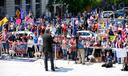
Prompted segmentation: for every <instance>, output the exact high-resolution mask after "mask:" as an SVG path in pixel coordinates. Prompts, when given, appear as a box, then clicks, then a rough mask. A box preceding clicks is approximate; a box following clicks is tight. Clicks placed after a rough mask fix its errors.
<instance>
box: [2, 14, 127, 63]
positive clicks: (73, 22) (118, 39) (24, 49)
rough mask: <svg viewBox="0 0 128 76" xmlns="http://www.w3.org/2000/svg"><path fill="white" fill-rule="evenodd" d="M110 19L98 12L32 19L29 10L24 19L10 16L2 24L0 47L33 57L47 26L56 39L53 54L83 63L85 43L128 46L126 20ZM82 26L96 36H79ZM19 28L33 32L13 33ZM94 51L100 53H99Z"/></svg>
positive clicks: (19, 54) (6, 51)
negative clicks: (113, 20) (115, 21)
mask: <svg viewBox="0 0 128 76" xmlns="http://www.w3.org/2000/svg"><path fill="white" fill-rule="evenodd" d="M110 19H112V18H109V19H106V20H104V19H103V18H101V16H100V14H99V13H95V14H94V13H86V12H84V13H82V14H81V15H78V16H76V17H65V18H61V17H55V18H53V19H52V18H50V17H46V16H43V17H41V18H37V19H34V18H33V17H32V14H29V15H27V16H26V17H25V18H24V19H20V18H11V19H10V20H9V22H8V23H7V24H6V25H4V26H3V27H1V28H2V30H1V31H2V39H1V41H0V44H1V50H2V53H9V50H14V51H15V53H16V54H15V55H16V56H29V57H34V53H35V52H42V49H43V47H42V46H43V45H44V44H43V38H42V36H43V35H44V33H45V30H50V32H51V35H52V36H53V38H54V41H55V42H56V44H54V45H53V46H54V47H53V49H54V51H56V57H57V58H63V59H67V57H68V58H69V59H72V60H76V59H77V58H79V59H80V58H82V60H80V61H79V62H78V63H81V62H82V64H84V62H85V61H84V59H85V56H84V53H85V55H86V56H88V55H89V54H90V51H89V49H88V48H87V47H104V48H125V47H127V46H128V24H127V23H124V24H121V23H120V24H116V23H113V22H111V21H110ZM81 30H89V31H92V32H94V33H95V34H96V36H95V37H94V38H88V39H81V38H80V36H79V37H78V35H77V31H81ZM18 31H31V32H32V33H33V34H34V36H28V35H27V34H23V35H15V32H18ZM83 48H84V49H83ZM85 48H86V49H85ZM77 49H78V50H79V53H77ZM83 50H84V51H83ZM96 55H98V56H99V53H97V54H96Z"/></svg>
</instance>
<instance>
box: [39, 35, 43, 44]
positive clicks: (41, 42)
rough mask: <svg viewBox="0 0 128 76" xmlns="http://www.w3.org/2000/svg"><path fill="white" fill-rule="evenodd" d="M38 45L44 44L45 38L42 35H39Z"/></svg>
mask: <svg viewBox="0 0 128 76" xmlns="http://www.w3.org/2000/svg"><path fill="white" fill-rule="evenodd" d="M38 45H43V38H42V37H41V36H39V37H38Z"/></svg>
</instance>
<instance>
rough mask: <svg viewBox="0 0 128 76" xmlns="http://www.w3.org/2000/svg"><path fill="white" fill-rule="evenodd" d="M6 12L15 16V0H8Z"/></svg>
mask: <svg viewBox="0 0 128 76" xmlns="http://www.w3.org/2000/svg"><path fill="white" fill-rule="evenodd" d="M5 7H6V13H7V15H8V16H9V17H10V16H15V0H6V3H5Z"/></svg>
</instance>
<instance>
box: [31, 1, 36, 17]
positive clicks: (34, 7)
mask: <svg viewBox="0 0 128 76" xmlns="http://www.w3.org/2000/svg"><path fill="white" fill-rule="evenodd" d="M32 13H33V16H34V17H35V16H36V0H32Z"/></svg>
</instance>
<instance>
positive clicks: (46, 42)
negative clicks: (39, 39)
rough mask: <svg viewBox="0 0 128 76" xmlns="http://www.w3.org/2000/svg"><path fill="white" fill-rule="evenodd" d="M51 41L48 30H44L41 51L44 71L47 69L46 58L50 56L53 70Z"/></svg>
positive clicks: (53, 69)
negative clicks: (43, 57)
mask: <svg viewBox="0 0 128 76" xmlns="http://www.w3.org/2000/svg"><path fill="white" fill-rule="evenodd" d="M53 43H54V41H53V38H52V36H51V33H50V30H46V31H45V34H44V35H43V52H44V56H45V59H44V65H45V71H48V58H50V62H51V70H52V71H55V68H54V56H53V50H52V44H53Z"/></svg>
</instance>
